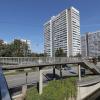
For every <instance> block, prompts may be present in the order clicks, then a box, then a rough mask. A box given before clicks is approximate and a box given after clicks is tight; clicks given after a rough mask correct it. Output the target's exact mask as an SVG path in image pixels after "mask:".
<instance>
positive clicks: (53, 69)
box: [53, 66, 55, 80]
mask: <svg viewBox="0 0 100 100" xmlns="http://www.w3.org/2000/svg"><path fill="white" fill-rule="evenodd" d="M53 79H54V80H55V66H54V67H53Z"/></svg>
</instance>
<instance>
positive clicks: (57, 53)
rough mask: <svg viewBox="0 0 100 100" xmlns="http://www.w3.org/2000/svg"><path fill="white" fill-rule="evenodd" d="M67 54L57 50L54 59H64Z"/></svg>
mask: <svg viewBox="0 0 100 100" xmlns="http://www.w3.org/2000/svg"><path fill="white" fill-rule="evenodd" d="M66 56H67V54H66V53H65V52H64V50H63V49H62V48H59V49H57V50H56V52H55V57H66Z"/></svg>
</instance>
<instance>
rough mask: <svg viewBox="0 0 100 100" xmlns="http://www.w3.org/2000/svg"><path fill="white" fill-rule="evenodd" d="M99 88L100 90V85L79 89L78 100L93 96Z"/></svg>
mask: <svg viewBox="0 0 100 100" xmlns="http://www.w3.org/2000/svg"><path fill="white" fill-rule="evenodd" d="M99 88H100V83H97V84H94V85H92V86H86V87H78V95H77V100H83V99H84V98H86V97H88V96H89V95H91V94H93V93H94V92H95V91H96V90H98V89H99Z"/></svg>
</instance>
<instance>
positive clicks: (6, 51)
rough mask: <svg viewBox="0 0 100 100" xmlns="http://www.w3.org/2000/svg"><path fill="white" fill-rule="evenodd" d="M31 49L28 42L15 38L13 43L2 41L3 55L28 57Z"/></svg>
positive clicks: (0, 53)
mask: <svg viewBox="0 0 100 100" xmlns="http://www.w3.org/2000/svg"><path fill="white" fill-rule="evenodd" d="M29 53H30V50H29V47H28V44H27V43H26V42H22V41H21V40H18V39H15V40H14V41H13V42H12V43H11V44H4V42H3V41H0V56H1V57H26V56H29Z"/></svg>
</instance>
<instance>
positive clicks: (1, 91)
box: [0, 67, 11, 100]
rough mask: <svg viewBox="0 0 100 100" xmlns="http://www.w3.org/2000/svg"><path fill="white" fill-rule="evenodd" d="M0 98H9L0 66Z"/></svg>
mask: <svg viewBox="0 0 100 100" xmlns="http://www.w3.org/2000/svg"><path fill="white" fill-rule="evenodd" d="M0 100H11V97H10V94H9V90H8V85H7V82H6V79H5V77H4V75H3V72H2V68H1V67H0Z"/></svg>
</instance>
